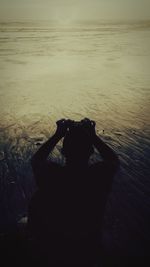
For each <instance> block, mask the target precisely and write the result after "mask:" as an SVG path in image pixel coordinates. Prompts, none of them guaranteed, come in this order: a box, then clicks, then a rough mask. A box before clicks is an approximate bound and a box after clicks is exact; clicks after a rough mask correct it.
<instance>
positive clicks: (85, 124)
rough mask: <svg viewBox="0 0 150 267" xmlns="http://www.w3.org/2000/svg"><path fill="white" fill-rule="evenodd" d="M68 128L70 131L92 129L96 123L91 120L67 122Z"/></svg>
mask: <svg viewBox="0 0 150 267" xmlns="http://www.w3.org/2000/svg"><path fill="white" fill-rule="evenodd" d="M66 123H67V126H68V127H67V128H68V129H69V130H71V129H76V128H92V127H94V126H95V122H94V121H91V120H89V119H86V118H85V119H83V120H81V121H74V120H67V121H66Z"/></svg>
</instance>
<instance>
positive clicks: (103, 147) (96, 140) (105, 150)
mask: <svg viewBox="0 0 150 267" xmlns="http://www.w3.org/2000/svg"><path fill="white" fill-rule="evenodd" d="M93 144H94V146H95V147H96V149H97V150H98V152H99V153H100V155H101V157H102V159H103V161H104V162H106V163H108V165H110V166H113V167H114V168H117V167H118V166H119V159H118V156H117V155H116V153H115V152H114V151H113V150H112V149H111V148H110V147H109V146H108V145H107V144H106V143H104V142H103V141H102V140H101V139H100V137H98V136H97V135H96V133H95V135H94V136H93Z"/></svg>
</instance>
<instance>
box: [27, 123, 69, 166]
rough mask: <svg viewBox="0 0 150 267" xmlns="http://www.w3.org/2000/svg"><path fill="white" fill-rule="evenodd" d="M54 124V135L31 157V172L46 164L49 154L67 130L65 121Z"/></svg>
mask: <svg viewBox="0 0 150 267" xmlns="http://www.w3.org/2000/svg"><path fill="white" fill-rule="evenodd" d="M56 124H57V130H56V132H55V134H54V135H53V136H52V137H51V138H50V139H49V140H48V141H46V142H45V143H44V144H43V145H42V146H41V147H40V148H39V150H38V151H37V152H36V153H35V154H34V155H33V157H32V159H31V165H32V168H33V170H35V169H36V168H39V167H40V166H42V165H43V163H45V162H46V160H47V158H48V155H49V154H50V152H51V151H52V150H53V149H54V147H55V146H56V144H57V143H58V142H59V140H60V139H61V138H62V137H64V136H65V133H66V130H67V125H66V120H65V119H62V120H59V121H57V122H56Z"/></svg>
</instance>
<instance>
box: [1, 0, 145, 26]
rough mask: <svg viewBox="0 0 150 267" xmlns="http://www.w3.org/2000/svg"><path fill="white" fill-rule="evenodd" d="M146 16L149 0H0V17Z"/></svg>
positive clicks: (71, 19)
mask: <svg viewBox="0 0 150 267" xmlns="http://www.w3.org/2000/svg"><path fill="white" fill-rule="evenodd" d="M18 19H27V20H28V19H33V20H37V19H39V20H60V21H64V22H65V21H66V22H67V21H68V22H71V21H76V20H98V19H111V20H113V19H114V20H116V19H123V20H131V19H135V20H138V19H150V0H0V20H18Z"/></svg>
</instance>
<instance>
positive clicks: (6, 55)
mask: <svg viewBox="0 0 150 267" xmlns="http://www.w3.org/2000/svg"><path fill="white" fill-rule="evenodd" d="M0 73H1V79H0V113H1V118H0V132H1V137H0V138H1V139H0V149H1V150H0V159H1V169H0V171H1V176H2V178H1V185H2V187H1V188H3V189H1V191H2V194H1V196H2V203H3V207H4V206H7V209H6V210H5V211H4V210H3V211H2V215H3V217H6V219H7V220H8V221H10V222H11V221H14V218H15V219H16V220H19V218H21V217H22V216H23V215H25V214H26V207H27V203H28V199H29V198H30V196H31V194H32V192H33V187H34V186H33V181H32V177H31V170H30V169H29V159H30V157H31V155H32V154H33V151H34V150H36V147H37V144H39V143H40V142H41V143H42V142H43V141H44V140H46V139H47V138H48V137H49V136H50V135H51V134H52V132H54V127H55V121H56V120H57V119H59V118H62V117H67V118H71V119H81V118H83V117H89V118H91V119H94V120H95V121H96V123H97V131H98V134H100V135H101V136H102V138H103V140H105V141H106V142H107V143H108V144H109V145H110V146H111V147H113V148H114V150H115V151H116V152H117V153H118V154H119V156H120V160H121V170H120V172H119V174H118V176H116V178H115V181H114V187H113V192H112V195H111V196H110V200H109V202H108V207H107V211H106V219H105V220H106V228H107V231H106V232H107V233H109V238H111V237H112V243H113V246H119V247H121V245H120V244H124V245H125V244H126V242H127V240H130V241H132V242H133V240H134V237H133V236H134V235H133V236H132V233H133V232H134V234H135V235H137V236H142V237H143V238H146V239H148V238H150V234H149V232H148V229H149V222H148V218H149V211H150V199H149V197H148V195H149V192H150V181H149V178H148V174H149V155H150V150H149V143H150V142H149V134H150V125H149V113H150V21H145V22H136V23H133V22H132V23H131V22H128V23H120V22H116V23H111V22H97V23H91V24H90V23H88V22H87V23H84V24H83V23H77V24H74V25H59V24H57V23H54V22H53V23H50V22H36V23H33V22H32V23H31V22H28V23H27V22H16V23H0ZM103 130H104V134H102V132H103ZM58 150H59V146H58ZM17 199H19V203H20V204H16V203H18V202H17ZM110 236H111V237H110ZM132 242H131V243H130V244H132ZM127 243H128V242H127ZM118 244H119V245H118Z"/></svg>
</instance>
